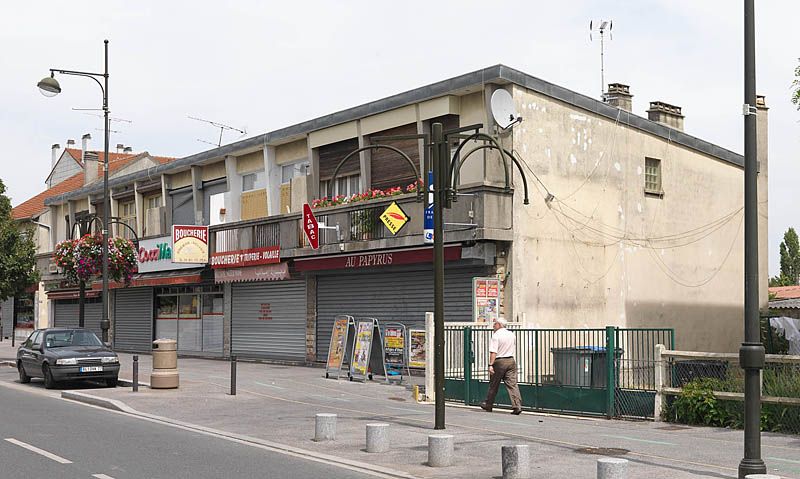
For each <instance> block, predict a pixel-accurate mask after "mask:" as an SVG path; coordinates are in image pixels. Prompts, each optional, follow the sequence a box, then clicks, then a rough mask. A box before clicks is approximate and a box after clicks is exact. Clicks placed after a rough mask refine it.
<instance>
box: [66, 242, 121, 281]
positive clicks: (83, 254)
mask: <svg viewBox="0 0 800 479" xmlns="http://www.w3.org/2000/svg"><path fill="white" fill-rule="evenodd" d="M55 260H56V264H57V265H58V267H59V268H61V269H62V270H63V271H64V275H65V276H66V277H67V279H68V280H69V281H70V282H73V283H77V282H80V281H84V282H88V281H90V280H91V279H92V278H95V277H97V276H100V275H102V274H103V237H102V235H100V234H94V235H92V234H87V235H84V236H82V237H81V238H78V239H74V240H65V241H62V242H60V243H58V244H57V245H56V251H55ZM136 270H137V261H136V251H135V248H134V246H133V243H132V242H131V241H130V240H127V239H125V238H109V240H108V276H109V278H108V279H109V280H111V281H116V282H121V283H125V284H126V285H127V284H130V282H131V278H132V277H133V275H134V273H136Z"/></svg>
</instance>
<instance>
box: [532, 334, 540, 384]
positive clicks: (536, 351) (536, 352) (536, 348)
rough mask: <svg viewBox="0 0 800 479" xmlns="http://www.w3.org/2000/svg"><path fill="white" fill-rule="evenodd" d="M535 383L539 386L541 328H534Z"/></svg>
mask: <svg viewBox="0 0 800 479" xmlns="http://www.w3.org/2000/svg"><path fill="white" fill-rule="evenodd" d="M533 375H534V376H533V377H534V381H533V384H535V385H536V386H539V330H538V329H535V330H533Z"/></svg>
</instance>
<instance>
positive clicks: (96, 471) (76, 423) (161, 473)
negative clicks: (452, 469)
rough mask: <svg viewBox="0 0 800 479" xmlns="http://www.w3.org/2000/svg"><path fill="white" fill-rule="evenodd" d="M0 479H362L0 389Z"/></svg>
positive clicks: (238, 445) (257, 450) (314, 464)
mask: <svg viewBox="0 0 800 479" xmlns="http://www.w3.org/2000/svg"><path fill="white" fill-rule="evenodd" d="M0 477H26V478H37V479H47V478H59V479H62V478H63V479H72V478H75V479H143V478H164V479H167V478H169V479H181V478H186V479H189V478H191V479H202V478H208V479H219V478H223V477H225V478H259V479H260V478H325V477H330V478H334V477H335V478H354V479H355V478H367V477H373V476H369V475H365V474H361V473H358V472H354V471H351V470H348V469H344V468H341V467H336V466H330V465H326V464H323V463H319V462H313V461H309V460H306V459H302V458H299V457H294V456H289V455H284V454H280V453H277V452H273V451H268V450H264V449H261V448H257V447H253V446H250V445H247V444H241V443H237V442H233V441H230V440H225V439H222V438H218V437H215V436H209V435H205V434H201V433H196V432H191V431H186V430H182V429H178V428H174V427H171V426H168V425H163V424H158V423H153V422H149V421H143V420H141V419H136V418H132V417H129V416H125V415H121V414H116V413H113V412H109V411H105V410H102V409H97V408H91V407H86V406H83V405H80V404H75V403H71V402H69V401H64V400H61V399H57V398H53V397H49V396H43V395H41V394H39V393H37V392H36V389H35V387H34V389H32V390H31V392H26V391H24V390H18V389H9V388H6V387H0Z"/></svg>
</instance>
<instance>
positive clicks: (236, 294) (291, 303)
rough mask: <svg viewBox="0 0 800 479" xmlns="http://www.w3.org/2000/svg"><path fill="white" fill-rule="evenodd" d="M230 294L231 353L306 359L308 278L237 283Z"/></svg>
mask: <svg viewBox="0 0 800 479" xmlns="http://www.w3.org/2000/svg"><path fill="white" fill-rule="evenodd" d="M231 294H232V296H231V304H232V311H231V354H235V355H237V356H243V357H258V358H266V359H283V360H290V361H305V359H306V302H307V298H306V282H305V280H300V281H274V282H259V283H242V284H234V285H233V286H232V287H231Z"/></svg>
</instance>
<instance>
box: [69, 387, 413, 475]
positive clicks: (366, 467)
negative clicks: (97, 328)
mask: <svg viewBox="0 0 800 479" xmlns="http://www.w3.org/2000/svg"><path fill="white" fill-rule="evenodd" d="M140 385H141V384H140ZM61 398H62V399H69V400H72V401H76V402H80V403H84V404H89V405H91V406H96V407H101V408H105V409H110V410H112V411H117V412H123V413H126V414H130V415H132V416H137V417H141V418H144V419H149V420H151V421H154V422H161V423H165V424H170V425H173V426H178V427H181V428H184V429H188V430H192V431H196V432H201V433H206V434H210V435H214V436H221V437H225V438H228V439H232V440H235V441H239V442H243V443H249V444H251V445H257V446H261V447H265V448H268V449H271V450H274V451H276V452H283V453H287V454H290V455H294V456H298V457H303V458H306V459H309V460H315V461H317V462H328V463H331V464H337V465H340V466H343V467H346V468H349V469H353V470H356V471H361V472H372V473H376V474H380V475H382V476H384V477H388V478H396V479H418V477H417V476H414V475H412V474H409V473H406V472H402V471H396V470H393V469H389V468H387V467H382V466H378V465H375V464H369V463H366V462H360V461H356V460H352V459H345V458H342V457H337V456H331V455H328V454H323V453H319V452H317V451H309V450H307V449H302V448H299V447H295V446H289V445H286V444H280V443H276V442H272V441H266V440H264V439H259V438H255V437H252V436H246V435H243V434H236V433H232V432H228V431H222V430H220V429H213V428H210V427H205V426H200V425H197V424H192V423H188V422H183V421H178V420H177V419H170V418H167V417H163V416H156V415H154V414H148V413H144V412H141V411H137V410H136V409H133V408H132V407H130V406H128V405H127V404H125V403H124V402H122V401H118V400H116V399H109V398H104V397H99V396H93V395H91V394H86V393H82V392H78V391H61Z"/></svg>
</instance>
